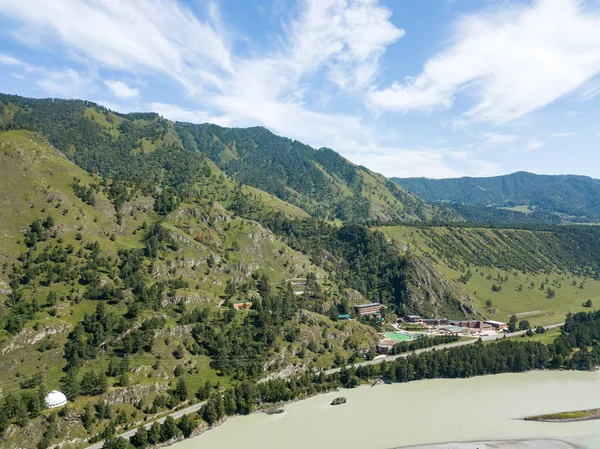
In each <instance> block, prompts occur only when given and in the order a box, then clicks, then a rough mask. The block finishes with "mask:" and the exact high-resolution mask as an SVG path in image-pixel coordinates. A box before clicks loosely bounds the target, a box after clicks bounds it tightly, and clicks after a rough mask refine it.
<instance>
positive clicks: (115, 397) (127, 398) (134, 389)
mask: <svg viewBox="0 0 600 449" xmlns="http://www.w3.org/2000/svg"><path fill="white" fill-rule="evenodd" d="M168 390H169V383H168V382H160V383H154V384H138V385H132V386H130V387H125V388H119V389H117V390H115V391H111V392H110V393H108V394H106V395H105V396H104V402H105V403H107V404H112V405H114V404H131V405H135V404H137V403H138V402H139V401H141V400H142V399H144V398H146V397H148V396H150V395H157V394H164V393H166V392H167V391H168Z"/></svg>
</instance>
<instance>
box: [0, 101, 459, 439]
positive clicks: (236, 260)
mask: <svg viewBox="0 0 600 449" xmlns="http://www.w3.org/2000/svg"><path fill="white" fill-rule="evenodd" d="M67 104H69V105H72V106H77V107H78V108H79V107H80V106H81V105H79V103H77V104H75V103H67ZM83 106H85V104H84V105H83ZM48 108H49V109H48V110H47V111H46V113H47V116H46V113H44V114H40V115H39V116H37V115H35V116H28V120H31V122H30V123H28V124H25V123H17V122H15V121H14V120H13V119H14V117H15V116H17V117H18V114H13V112H15V111H17V109H16V108H15V107H14V106H11V105H9V107H7V108H5V114H4V115H3V120H4V121H5V122H4V125H3V126H4V128H5V129H7V128H8V130H5V131H0V202H1V204H2V211H3V213H2V214H0V226H1V233H0V258H1V260H0V264H1V269H0V368H1V369H2V370H3V372H4V373H5V379H4V380H3V382H2V394H1V397H0V438H1V440H0V442H1V445H2V447H10V448H16V447H35V446H37V447H47V446H48V445H49V444H51V443H53V442H58V441H59V440H61V441H62V440H70V441H73V442H74V444H75V445H79V446H83V445H85V440H86V439H92V441H93V440H94V439H98V438H99V439H102V438H105V437H107V436H110V435H111V434H112V433H114V432H116V431H118V430H121V429H123V428H124V426H128V425H131V424H132V423H137V424H139V423H140V422H142V420H143V419H152V418H155V417H158V416H161V414H164V413H166V412H167V411H169V410H172V409H173V408H174V407H177V406H178V405H179V404H182V403H184V402H187V401H192V400H199V399H202V398H204V397H206V396H207V395H210V394H211V392H214V391H217V389H218V388H222V387H224V386H232V387H235V388H236V391H239V393H238V394H239V399H238V402H237V403H238V404H243V403H244V402H243V401H245V400H246V399H244V398H245V397H246V396H245V395H246V394H250V393H249V392H251V391H253V390H252V389H253V388H254V387H253V385H254V384H255V382H256V381H257V380H258V379H260V378H263V377H265V376H268V375H277V373H279V372H280V371H282V370H286V371H285V372H294V371H295V370H297V371H298V372H302V371H303V370H307V369H310V368H312V367H324V368H328V367H332V366H339V365H341V364H345V363H347V362H348V361H351V360H355V359H356V358H362V357H363V356H364V355H365V354H368V353H369V354H370V353H372V352H373V345H374V342H375V341H377V339H378V336H377V333H376V331H377V330H378V329H380V326H381V325H380V324H379V323H378V322H377V320H375V319H372V320H371V319H364V318H363V319H361V320H357V321H344V322H338V321H337V316H338V314H340V313H351V314H354V308H353V306H354V305H356V304H359V303H364V302H370V301H380V302H383V303H384V304H386V306H387V308H386V309H384V316H389V317H390V318H391V319H393V318H394V317H395V314H396V313H404V311H406V310H411V311H416V312H419V311H420V309H419V303H418V301H413V300H412V299H411V297H410V294H411V292H410V289H409V288H408V284H409V283H410V282H411V275H410V270H411V267H410V265H409V264H407V261H406V258H405V257H404V256H402V255H401V254H400V252H399V251H397V249H396V248H395V247H394V246H393V245H391V244H390V243H389V242H388V240H387V239H386V238H385V237H384V236H383V234H381V233H378V232H374V231H372V230H369V229H367V228H365V227H364V226H361V225H343V226H334V225H331V224H328V223H326V222H324V221H322V220H317V219H315V218H312V217H310V216H308V215H307V214H306V213H305V212H304V211H302V210H301V209H299V208H297V207H295V206H293V205H291V204H289V203H286V202H284V201H282V200H280V199H278V198H276V197H274V196H271V195H269V194H268V193H265V192H263V191H260V190H257V189H254V188H250V187H247V186H243V185H240V184H239V182H237V181H234V180H232V179H231V178H229V177H228V176H227V175H226V174H224V173H223V172H222V171H221V170H220V169H219V168H218V167H217V166H216V165H215V164H214V163H213V162H212V161H211V160H210V159H208V158H207V157H206V156H205V155H204V154H202V153H200V152H193V151H189V150H186V149H184V148H181V146H180V145H179V144H178V140H177V138H176V136H175V135H174V134H171V129H170V124H169V123H166V122H163V121H161V119H159V118H157V117H155V116H153V118H152V120H147V118H148V117H146V116H135V117H134V116H131V117H130V119H131V120H130V119H127V120H128V121H125V120H126V119H124V118H123V117H120V116H118V115H114V114H112V113H109V112H102V113H101V114H99V113H97V111H96V109H95V108H91V109H90V108H88V107H85V108H83V113H84V117H86V116H89V117H90V118H89V119H88V118H84V119H82V118H81V117H80V118H78V119H75V120H74V121H73V122H69V121H68V114H67V113H66V112H65V114H66V116H65V117H62V118H61V117H60V116H59V117H57V116H55V115H54V114H55V112H56V111H54V110H53V109H52V107H51V105H48ZM11 111H12V112H11ZM96 114H99V115H96ZM92 117H93V119H92ZM34 118H35V120H34ZM62 119H64V120H62ZM23 120H24V121H25V119H23ZM38 120H39V122H38ZM121 120H123V121H121ZM40 123H42V124H44V125H43V126H42V125H40ZM69 123H70V124H69ZM114 123H120V124H119V125H118V126H117V127H116V128H115V127H113V126H112V125H113V124H114ZM123 123H129V125H125V126H121V125H122V124H123ZM161 123H162V124H165V123H166V128H165V127H162V126H161ZM46 126H49V129H48V130H47V132H46V133H44V134H39V133H37V132H34V131H33V130H32V129H33V128H38V129H39V128H44V127H46ZM127 126H132V127H133V128H132V129H130V130H129V131H127V129H126V128H127ZM80 127H83V130H82V129H80ZM86 127H90V128H91V129H93V130H95V131H94V132H93V133H86V132H85V129H86ZM10 128H12V129H10ZM96 131H99V132H97V133H96ZM52 136H53V139H55V141H57V142H58V143H60V145H63V147H64V148H63V149H65V150H66V151H65V152H64V153H63V152H60V151H58V149H56V148H54V147H53V146H52V145H51V143H50V142H49V140H50V137H52ZM120 136H125V137H124V138H123V140H121V139H120ZM72 160H73V161H76V162H77V163H78V164H79V165H80V167H78V166H77V165H75V164H74V163H73V162H72ZM81 167H83V168H86V169H87V170H88V171H89V172H90V173H88V172H86V171H84V170H82V168H81ZM248 301H249V302H252V306H251V308H250V309H249V310H237V309H236V308H235V307H234V306H233V304H234V303H245V302H248ZM427 307H428V308H429V309H431V308H434V309H435V308H439V309H440V310H444V311H445V312H447V313H449V314H452V315H455V316H463V315H462V311H461V308H460V303H459V302H457V303H455V302H448V303H447V304H446V303H444V301H443V299H441V300H440V301H438V302H436V303H435V304H428V305H427ZM52 389H60V390H62V391H63V392H65V393H66V394H67V396H68V398H69V404H70V405H69V407H68V408H67V409H65V411H64V413H63V414H62V415H61V416H57V415H56V414H53V413H47V412H42V411H41V408H42V406H43V400H42V399H43V396H44V394H45V393H46V392H47V391H49V390H52ZM250 397H252V396H250ZM248 407H250V408H251V407H252V403H251V402H249V403H248ZM242 410H245V409H243V408H242ZM48 416H50V418H47V417H48ZM137 424H136V425H137Z"/></svg>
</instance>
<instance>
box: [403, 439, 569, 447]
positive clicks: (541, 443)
mask: <svg viewBox="0 0 600 449" xmlns="http://www.w3.org/2000/svg"><path fill="white" fill-rule="evenodd" d="M578 447H579V446H575V445H574V444H571V443H568V442H566V441H562V440H548V439H545V440H507V441H470V442H460V443H442V444H425V445H420V446H408V447H404V448H402V449H577V448H578Z"/></svg>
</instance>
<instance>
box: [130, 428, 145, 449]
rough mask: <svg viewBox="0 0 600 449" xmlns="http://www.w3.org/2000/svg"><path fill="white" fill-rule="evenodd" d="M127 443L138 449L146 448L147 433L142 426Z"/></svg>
mask: <svg viewBox="0 0 600 449" xmlns="http://www.w3.org/2000/svg"><path fill="white" fill-rule="evenodd" d="M129 442H130V443H131V444H132V445H133V446H134V447H136V448H138V449H144V448H145V447H146V446H148V431H147V430H146V428H145V427H144V426H142V427H138V430H137V432H136V433H135V434H134V435H133V436H132V437H131V438H130V439H129Z"/></svg>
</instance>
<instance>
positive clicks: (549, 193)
mask: <svg viewBox="0 0 600 449" xmlns="http://www.w3.org/2000/svg"><path fill="white" fill-rule="evenodd" d="M392 179H393V181H394V182H396V183H397V184H398V185H400V186H402V187H404V188H405V189H407V190H408V191H409V192H412V193H414V194H415V195H418V196H420V197H421V198H423V199H425V200H426V201H433V202H440V201H445V202H451V203H459V204H464V205H471V206H496V207H509V208H514V207H517V206H525V207H523V208H521V210H523V211H533V210H535V211H537V212H545V213H557V214H561V215H563V216H564V219H566V220H579V221H597V220H598V219H599V218H600V180H597V179H593V178H589V177H587V176H575V175H554V176H553V175H536V174H533V173H527V172H517V173H512V174H510V175H504V176H495V177H491V178H468V177H467V178H454V179H429V178H392ZM515 210H519V209H518V208H517V209H515ZM467 213H468V212H467ZM540 218H542V219H544V220H543V221H547V220H545V218H546V217H540Z"/></svg>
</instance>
